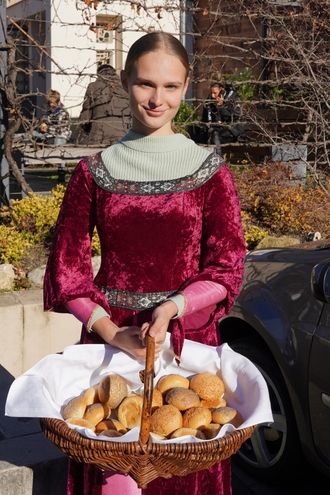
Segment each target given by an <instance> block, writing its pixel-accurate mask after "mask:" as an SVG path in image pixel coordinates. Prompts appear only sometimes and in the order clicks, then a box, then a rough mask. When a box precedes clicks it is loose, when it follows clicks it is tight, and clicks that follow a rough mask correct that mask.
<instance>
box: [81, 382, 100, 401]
mask: <svg viewBox="0 0 330 495" xmlns="http://www.w3.org/2000/svg"><path fill="white" fill-rule="evenodd" d="M98 386H99V385H98V384H97V385H94V386H93V387H89V388H88V389H87V390H86V391H85V393H84V397H86V401H87V405H88V406H91V405H92V404H96V402H100V400H99V394H98V393H97V389H98Z"/></svg>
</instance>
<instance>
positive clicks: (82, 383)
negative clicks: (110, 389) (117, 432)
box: [5, 334, 273, 443]
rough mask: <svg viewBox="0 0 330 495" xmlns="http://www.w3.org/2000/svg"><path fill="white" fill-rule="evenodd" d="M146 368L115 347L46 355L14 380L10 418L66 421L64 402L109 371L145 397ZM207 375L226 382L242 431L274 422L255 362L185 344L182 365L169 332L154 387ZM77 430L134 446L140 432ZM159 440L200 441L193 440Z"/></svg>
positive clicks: (81, 347)
mask: <svg viewBox="0 0 330 495" xmlns="http://www.w3.org/2000/svg"><path fill="white" fill-rule="evenodd" d="M143 369H144V363H143V362H141V361H137V360H135V359H134V358H133V357H131V356H130V355H128V354H126V353H124V352H122V351H120V350H119V349H117V348H115V347H112V346H111V345H102V344H100V345H99V344H91V345H88V344H84V345H75V346H69V347H66V348H65V349H64V351H63V353H62V354H51V355H49V356H46V357H45V358H43V359H42V360H41V361H39V362H38V363H37V364H36V365H35V366H33V367H32V368H31V369H30V370H28V371H26V372H25V373H24V374H23V375H21V376H19V377H18V378H17V379H16V380H14V382H13V383H12V385H11V387H10V390H9V393H8V397H7V401H6V408H5V414H6V416H14V417H37V418H58V419H62V416H61V409H62V407H63V405H64V404H66V403H67V402H68V401H69V400H70V399H71V398H73V397H76V396H78V395H80V394H81V392H82V391H84V390H86V389H87V388H88V387H90V386H92V385H95V384H97V383H99V382H100V381H101V379H102V378H103V377H104V376H105V375H107V374H109V373H118V374H119V375H121V376H123V377H124V378H125V379H126V381H127V383H128V386H129V390H130V392H137V393H142V389H143V385H142V383H141V381H140V378H139V372H140V371H141V370H143ZM205 371H208V372H210V373H216V374H218V375H219V376H220V378H222V379H223V381H224V382H225V394H224V397H225V399H226V400H227V403H228V405H229V406H231V407H233V408H235V409H237V410H238V411H239V412H240V413H241V415H242V417H243V419H244V422H243V424H242V425H241V426H240V427H239V428H246V427H248V426H253V425H256V424H260V423H267V424H268V423H271V422H273V416H272V411H271V406H270V400H269V394H268V389H267V384H266V382H265V380H264V378H263V376H262V375H261V373H260V372H259V370H258V369H257V368H256V366H254V364H253V363H252V362H251V361H249V360H248V359H247V358H245V357H244V356H242V355H241V354H238V353H236V352H234V351H233V350H232V349H231V348H230V347H229V346H228V345H227V344H223V345H221V346H219V347H211V346H207V345H204V344H199V343H197V342H193V341H190V340H185V343H184V347H183V352H182V355H181V363H180V367H178V365H177V363H176V361H175V358H174V353H173V351H172V348H171V342H170V334H168V335H167V338H166V341H165V343H164V345H163V348H162V352H161V355H160V357H159V359H158V360H157V361H156V362H155V375H156V377H155V381H154V383H155V384H156V383H157V381H158V380H159V378H160V377H161V376H163V375H167V374H171V373H179V374H182V376H185V377H189V376H191V375H193V374H195V373H201V372H205ZM72 428H74V429H76V430H78V431H80V432H81V434H83V435H85V436H87V437H89V438H94V439H95V438H98V439H100V440H101V439H102V440H107V441H124V442H132V441H137V440H138V438H139V428H134V429H132V430H131V431H129V432H128V433H126V434H125V435H124V436H123V437H118V438H109V437H105V436H98V437H97V436H96V435H95V433H93V432H92V431H91V430H88V429H85V428H81V427H78V426H72ZM239 428H238V429H239ZM233 430H235V428H234V426H232V425H230V424H229V425H225V426H223V427H222V428H221V430H220V432H219V434H218V437H221V436H223V435H225V434H226V433H227V432H229V431H233ZM153 441H155V442H175V443H180V442H195V441H196V442H200V440H199V439H197V438H195V437H191V436H189V437H188V436H187V437H181V438H177V439H173V440H155V439H153Z"/></svg>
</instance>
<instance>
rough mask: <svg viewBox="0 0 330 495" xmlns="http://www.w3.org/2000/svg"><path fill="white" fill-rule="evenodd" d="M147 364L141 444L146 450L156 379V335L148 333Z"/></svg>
mask: <svg viewBox="0 0 330 495" xmlns="http://www.w3.org/2000/svg"><path fill="white" fill-rule="evenodd" d="M146 349H147V355H146V366H145V373H144V392H143V407H142V418H141V428H140V438H139V441H140V446H141V448H142V449H143V450H144V451H145V446H146V445H147V443H148V440H149V432H150V418H151V404H152V392H153V381H154V362H155V337H152V336H151V335H149V332H147V335H146Z"/></svg>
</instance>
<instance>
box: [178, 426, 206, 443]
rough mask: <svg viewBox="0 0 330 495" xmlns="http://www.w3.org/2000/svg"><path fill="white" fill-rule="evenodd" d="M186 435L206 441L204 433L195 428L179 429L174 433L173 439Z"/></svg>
mask: <svg viewBox="0 0 330 495" xmlns="http://www.w3.org/2000/svg"><path fill="white" fill-rule="evenodd" d="M186 435H191V436H192V437H196V438H199V439H200V440H206V437H205V435H204V433H203V432H202V431H200V430H196V429H195V428H178V429H177V430H175V431H174V432H173V433H172V435H171V438H179V437H184V436H186Z"/></svg>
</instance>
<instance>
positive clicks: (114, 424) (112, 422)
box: [95, 419, 127, 434]
mask: <svg viewBox="0 0 330 495" xmlns="http://www.w3.org/2000/svg"><path fill="white" fill-rule="evenodd" d="M104 430H117V431H119V432H120V433H122V434H124V433H126V432H127V428H125V426H124V425H122V424H121V423H120V421H118V420H117V419H104V420H103V421H100V422H99V423H98V424H97V425H96V427H95V431H96V433H99V432H101V431H104Z"/></svg>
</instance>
